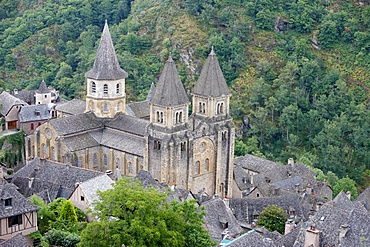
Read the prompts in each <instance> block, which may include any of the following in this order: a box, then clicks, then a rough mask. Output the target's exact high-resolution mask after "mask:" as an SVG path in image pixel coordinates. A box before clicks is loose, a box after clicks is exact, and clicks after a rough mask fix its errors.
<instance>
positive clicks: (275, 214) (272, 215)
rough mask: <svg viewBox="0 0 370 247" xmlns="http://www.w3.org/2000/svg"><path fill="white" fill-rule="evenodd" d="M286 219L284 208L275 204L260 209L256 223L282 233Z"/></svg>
mask: <svg viewBox="0 0 370 247" xmlns="http://www.w3.org/2000/svg"><path fill="white" fill-rule="evenodd" d="M286 221H287V217H286V212H285V210H284V209H282V208H280V207H278V206H276V205H269V206H267V207H265V208H264V209H263V210H262V212H261V214H260V216H259V217H258V221H257V225H258V226H264V227H265V228H266V229H267V230H269V231H270V232H272V231H275V230H276V231H278V232H280V233H281V234H283V233H284V227H285V222H286Z"/></svg>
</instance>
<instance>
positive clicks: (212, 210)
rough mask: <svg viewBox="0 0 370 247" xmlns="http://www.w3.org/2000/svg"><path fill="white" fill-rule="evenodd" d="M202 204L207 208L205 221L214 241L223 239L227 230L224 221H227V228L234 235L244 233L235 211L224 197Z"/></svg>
mask: <svg viewBox="0 0 370 247" xmlns="http://www.w3.org/2000/svg"><path fill="white" fill-rule="evenodd" d="M202 205H203V206H205V208H206V216H204V221H205V224H206V228H207V230H208V232H209V234H210V236H211V238H212V240H213V241H216V242H220V241H221V240H222V233H223V232H224V231H225V228H224V227H223V225H222V223H226V222H227V225H228V226H227V228H228V231H229V234H230V236H232V237H234V236H237V235H239V234H241V233H243V230H242V229H241V227H240V226H239V223H238V222H237V220H236V219H235V217H234V215H233V212H232V211H231V210H230V208H228V207H226V205H225V203H224V202H223V201H222V199H220V198H215V199H212V200H209V201H206V202H204V203H203V204H202Z"/></svg>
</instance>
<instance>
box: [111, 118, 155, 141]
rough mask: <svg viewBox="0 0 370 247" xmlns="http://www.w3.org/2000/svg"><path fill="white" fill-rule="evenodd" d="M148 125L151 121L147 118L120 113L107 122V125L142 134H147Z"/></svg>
mask: <svg viewBox="0 0 370 247" xmlns="http://www.w3.org/2000/svg"><path fill="white" fill-rule="evenodd" d="M148 125H149V121H147V120H144V119H139V118H136V117H133V116H128V115H124V114H118V115H117V116H116V117H115V118H113V119H112V120H110V121H109V122H107V123H106V124H105V126H106V127H110V128H112V129H117V130H121V131H125V132H127V133H131V134H134V135H140V136H144V135H145V133H146V130H147V126H148Z"/></svg>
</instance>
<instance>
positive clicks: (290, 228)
mask: <svg viewBox="0 0 370 247" xmlns="http://www.w3.org/2000/svg"><path fill="white" fill-rule="evenodd" d="M294 229H295V223H294V221H293V219H288V220H287V222H285V231H284V235H287V234H288V233H290V232H292V231H293V230H294Z"/></svg>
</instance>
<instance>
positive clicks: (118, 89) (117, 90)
mask: <svg viewBox="0 0 370 247" xmlns="http://www.w3.org/2000/svg"><path fill="white" fill-rule="evenodd" d="M119 91H120V88H119V83H117V85H116V93H117V94H118V93H119Z"/></svg>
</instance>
